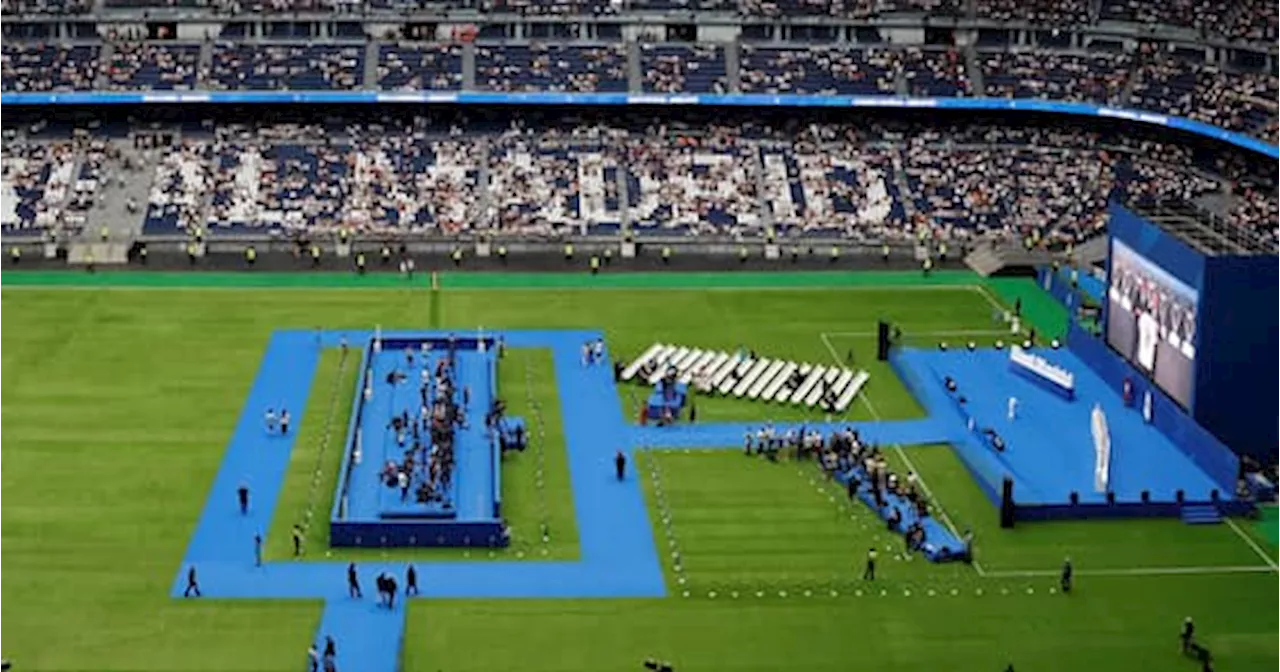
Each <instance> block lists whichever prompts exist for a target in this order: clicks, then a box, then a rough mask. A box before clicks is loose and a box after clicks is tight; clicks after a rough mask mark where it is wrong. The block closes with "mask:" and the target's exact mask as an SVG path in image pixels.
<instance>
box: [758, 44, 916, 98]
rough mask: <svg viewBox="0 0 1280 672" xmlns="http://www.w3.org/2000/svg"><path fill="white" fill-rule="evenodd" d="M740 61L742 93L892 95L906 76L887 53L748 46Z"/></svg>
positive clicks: (895, 58) (831, 48)
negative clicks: (897, 81)
mask: <svg viewBox="0 0 1280 672" xmlns="http://www.w3.org/2000/svg"><path fill="white" fill-rule="evenodd" d="M740 59H741V67H740V71H739V72H740V78H741V83H740V86H741V89H742V92H743V93H794V94H817V95H892V94H894V93H897V84H896V81H895V77H896V76H897V73H898V72H899V71H900V70H901V61H900V59H899V58H898V54H897V52H894V51H890V50H887V49H866V50H862V49H842V48H838V47H825V46H821V47H812V48H804V47H752V46H750V45H743V47H742V50H741V55H740Z"/></svg>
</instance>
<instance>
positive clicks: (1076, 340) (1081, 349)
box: [1067, 324, 1240, 496]
mask: <svg viewBox="0 0 1280 672" xmlns="http://www.w3.org/2000/svg"><path fill="white" fill-rule="evenodd" d="M1067 347H1068V348H1069V349H1070V350H1071V352H1073V353H1075V355H1076V356H1077V357H1079V358H1080V360H1081V361H1083V362H1084V363H1085V364H1086V365H1088V366H1089V368H1090V369H1093V371H1094V373H1096V374H1097V375H1098V377H1099V378H1101V379H1102V380H1103V381H1105V382H1106V384H1107V385H1108V386H1109V387H1110V388H1111V389H1112V390H1114V391H1115V392H1116V394H1123V393H1124V392H1123V390H1124V382H1125V380H1129V381H1130V382H1131V383H1132V385H1133V397H1134V398H1135V399H1142V398H1143V397H1144V395H1146V394H1147V393H1148V392H1150V393H1151V423H1152V424H1153V425H1155V426H1156V428H1157V429H1159V430H1160V432H1161V433H1162V434H1164V435H1165V436H1167V437H1168V438H1169V440H1170V441H1171V442H1172V443H1173V445H1175V446H1177V448H1178V449H1179V450H1180V451H1182V453H1183V454H1184V455H1186V456H1187V457H1188V458H1189V459H1190V460H1191V461H1192V462H1193V463H1195V465H1196V466H1197V467H1199V468H1200V469H1201V471H1203V472H1205V473H1206V474H1208V475H1209V477H1210V478H1211V479H1213V482H1214V483H1215V484H1216V485H1217V486H1218V487H1219V488H1221V489H1222V492H1223V495H1224V496H1225V495H1229V494H1230V493H1232V492H1234V491H1235V484H1236V477H1237V476H1239V473H1240V458H1239V457H1237V456H1236V454H1235V453H1233V452H1232V451H1231V449H1230V448H1228V447H1226V446H1225V445H1223V444H1222V442H1221V441H1219V440H1218V439H1217V438H1216V437H1214V436H1213V435H1212V434H1210V433H1209V431H1208V430H1206V429H1204V428H1203V427H1201V426H1200V425H1198V424H1196V422H1195V420H1193V419H1192V418H1191V416H1189V415H1187V413H1186V411H1184V410H1183V409H1182V407H1181V406H1179V405H1178V403H1177V402H1175V401H1174V400H1173V399H1171V398H1170V397H1169V396H1168V395H1166V394H1165V393H1164V391H1163V390H1161V389H1160V388H1159V387H1157V386H1156V385H1155V384H1154V383H1152V382H1151V381H1150V380H1149V379H1147V378H1146V377H1145V376H1143V375H1142V374H1141V373H1140V372H1139V371H1138V369H1137V368H1135V367H1134V366H1133V365H1132V364H1130V363H1129V362H1126V361H1125V360H1124V359H1122V358H1121V357H1119V356H1117V355H1116V354H1115V353H1113V352H1112V351H1111V350H1110V349H1108V348H1107V346H1106V344H1105V343H1103V341H1102V339H1100V338H1097V337H1095V336H1093V335H1092V334H1090V333H1089V332H1087V331H1085V330H1084V329H1081V328H1080V327H1079V326H1076V325H1075V324H1072V325H1070V326H1068V327H1067Z"/></svg>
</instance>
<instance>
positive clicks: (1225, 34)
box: [3, 0, 1278, 43]
mask: <svg viewBox="0 0 1280 672" xmlns="http://www.w3.org/2000/svg"><path fill="white" fill-rule="evenodd" d="M95 6H101V7H102V8H104V9H106V10H113V9H154V8H175V7H176V8H188V9H195V8H204V9H205V10H206V11H214V12H217V13H219V14H224V15H225V14H245V13H260V14H275V13H280V14H284V13H295V12H308V11H311V12H336V13H339V14H346V15H354V14H358V13H360V12H362V11H366V10H367V11H370V12H378V11H415V10H427V11H430V10H453V9H474V10H479V11H480V12H482V13H485V14H493V13H516V14H523V15H528V16H593V15H594V16H602V15H616V14H620V13H624V12H637V13H643V12H673V11H676V12H687V11H702V12H720V13H727V14H735V15H739V16H745V17H751V18H778V17H785V16H803V17H835V18H843V19H863V18H869V17H877V16H883V15H887V14H911V15H925V16H941V17H966V16H968V17H973V18H979V19H987V20H993V21H1020V22H1030V23H1038V24H1042V25H1047V26H1055V27H1060V26H1079V25H1090V24H1095V23H1099V22H1114V21H1120V22H1126V23H1131V24H1132V23H1136V24H1141V25H1156V24H1159V25H1165V26H1171V27H1175V28H1184V29H1188V30H1194V31H1197V32H1199V33H1201V34H1204V35H1206V36H1210V37H1214V38H1218V39H1227V40H1247V41H1253V42H1262V43H1274V42H1275V41H1276V39H1277V36H1278V35H1277V30H1278V17H1277V12H1276V11H1275V4H1274V3H1272V2H1270V1H1269V0H1236V1H1234V2H1228V1H1227V0H972V1H971V2H964V0H363V1H362V2H353V1H352V0H98V1H95V0H3V11H4V13H5V14H55V15H56V14H61V15H77V14H86V13H89V12H91V11H93V10H94V8H95ZM362 8H363V9H362Z"/></svg>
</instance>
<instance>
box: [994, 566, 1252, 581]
mask: <svg viewBox="0 0 1280 672" xmlns="http://www.w3.org/2000/svg"><path fill="white" fill-rule="evenodd" d="M1274 571H1275V570H1273V569H1271V568H1270V567H1263V566H1262V565H1219V566H1216V567H1214V566H1205V567H1131V568H1126V569H1082V570H1078V571H1076V574H1077V575H1079V576H1172V575H1189V574H1271V573H1273V572H1274ZM1053 576H1060V572H1058V571H1056V570H1052V569H1027V570H1023V569H1010V570H993V571H988V572H987V573H986V574H985V577H986V578H989V579H1018V578H1036V577H1053Z"/></svg>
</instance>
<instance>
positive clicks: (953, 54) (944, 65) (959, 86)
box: [902, 48, 973, 97]
mask: <svg viewBox="0 0 1280 672" xmlns="http://www.w3.org/2000/svg"><path fill="white" fill-rule="evenodd" d="M902 67H903V73H904V76H905V77H906V79H907V89H908V91H910V93H911V95H913V96H947V97H961V96H972V95H973V85H972V84H971V83H970V82H969V76H968V74H966V73H965V62H964V56H962V55H961V54H960V52H958V51H956V50H954V49H948V50H946V51H924V50H921V49H915V48H911V49H907V50H905V51H904V52H902Z"/></svg>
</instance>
